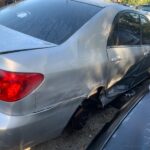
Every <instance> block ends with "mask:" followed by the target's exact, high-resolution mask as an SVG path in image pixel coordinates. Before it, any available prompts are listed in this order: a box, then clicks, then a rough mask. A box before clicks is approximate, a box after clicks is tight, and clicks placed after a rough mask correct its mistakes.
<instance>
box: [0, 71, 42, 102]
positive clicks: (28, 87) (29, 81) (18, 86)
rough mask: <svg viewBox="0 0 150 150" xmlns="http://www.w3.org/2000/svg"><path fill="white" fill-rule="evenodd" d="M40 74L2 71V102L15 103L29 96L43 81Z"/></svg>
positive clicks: (0, 82)
mask: <svg viewBox="0 0 150 150" xmlns="http://www.w3.org/2000/svg"><path fill="white" fill-rule="evenodd" d="M43 79H44V76H43V75H42V74H40V73H18V72H8V71H4V70H0V100H2V101H6V102H15V101H18V100H20V99H22V98H24V97H25V96H27V95H29V94H30V93H31V92H32V91H33V90H35V89H36V88H37V87H38V86H39V85H40V84H41V82H42V81H43Z"/></svg>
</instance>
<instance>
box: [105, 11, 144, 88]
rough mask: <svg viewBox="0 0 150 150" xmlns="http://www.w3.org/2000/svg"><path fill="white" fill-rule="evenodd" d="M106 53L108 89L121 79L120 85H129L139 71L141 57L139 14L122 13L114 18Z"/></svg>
mask: <svg viewBox="0 0 150 150" xmlns="http://www.w3.org/2000/svg"><path fill="white" fill-rule="evenodd" d="M107 52H108V57H109V62H110V81H109V84H108V88H109V87H111V86H112V85H114V84H115V83H117V82H118V81H120V80H121V79H124V81H123V83H121V84H124V83H125V84H127V85H128V82H129V84H130V83H131V82H132V81H133V78H134V75H137V74H138V73H139V70H140V69H141V68H140V67H141V64H140V60H141V59H142V57H143V53H142V48H141V25H140V15H139V14H137V13H134V12H123V13H121V14H119V15H118V16H117V17H116V19H115V21H114V27H113V29H112V32H111V34H110V37H109V39H108V46H107ZM131 84H132V83H131Z"/></svg>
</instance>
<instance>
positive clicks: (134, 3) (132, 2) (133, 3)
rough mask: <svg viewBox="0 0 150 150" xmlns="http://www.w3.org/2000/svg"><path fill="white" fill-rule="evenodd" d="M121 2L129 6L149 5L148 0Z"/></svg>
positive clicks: (149, 1)
mask: <svg viewBox="0 0 150 150" xmlns="http://www.w3.org/2000/svg"><path fill="white" fill-rule="evenodd" d="M122 2H123V3H127V4H131V5H141V4H148V3H150V0H122Z"/></svg>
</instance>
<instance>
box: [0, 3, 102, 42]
mask: <svg viewBox="0 0 150 150" xmlns="http://www.w3.org/2000/svg"><path fill="white" fill-rule="evenodd" d="M101 9H102V8H101V7H97V6H94V5H89V4H85V3H80V2H75V1H72V0H24V1H22V2H20V3H18V4H16V5H10V6H8V7H6V8H4V9H1V11H0V24H1V25H3V26H6V27H8V28H11V29H13V30H16V31H19V32H22V33H24V34H27V35H30V36H33V37H36V38H39V39H42V40H45V41H48V42H51V43H55V44H61V43H63V42H64V41H65V40H67V39H68V38H69V37H70V36H72V34H74V33H75V32H76V31H77V30H78V29H79V28H80V27H81V26H83V25H84V24H85V23H86V22H87V21H88V20H89V19H90V18H91V17H93V16H94V15H95V14H96V13H97V12H98V11H99V10H101Z"/></svg>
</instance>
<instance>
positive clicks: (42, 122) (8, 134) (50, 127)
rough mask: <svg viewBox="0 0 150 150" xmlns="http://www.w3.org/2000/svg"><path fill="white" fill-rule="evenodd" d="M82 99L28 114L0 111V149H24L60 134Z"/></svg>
mask: <svg viewBox="0 0 150 150" xmlns="http://www.w3.org/2000/svg"><path fill="white" fill-rule="evenodd" d="M82 99H83V98H78V99H74V100H71V101H68V102H64V103H60V104H58V105H55V106H53V107H51V108H50V109H47V110H45V111H42V112H38V113H34V114H31V115H27V116H8V115H6V114H2V113H0V150H16V149H23V148H25V147H29V146H33V145H35V144H37V143H40V142H43V141H44V140H48V139H51V138H54V137H56V136H58V135H59V134H60V133H61V132H62V131H63V129H64V127H65V126H66V125H67V123H68V121H69V119H70V118H71V116H72V115H73V113H74V111H75V110H76V109H77V107H78V106H79V105H80V103H81V101H82Z"/></svg>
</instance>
